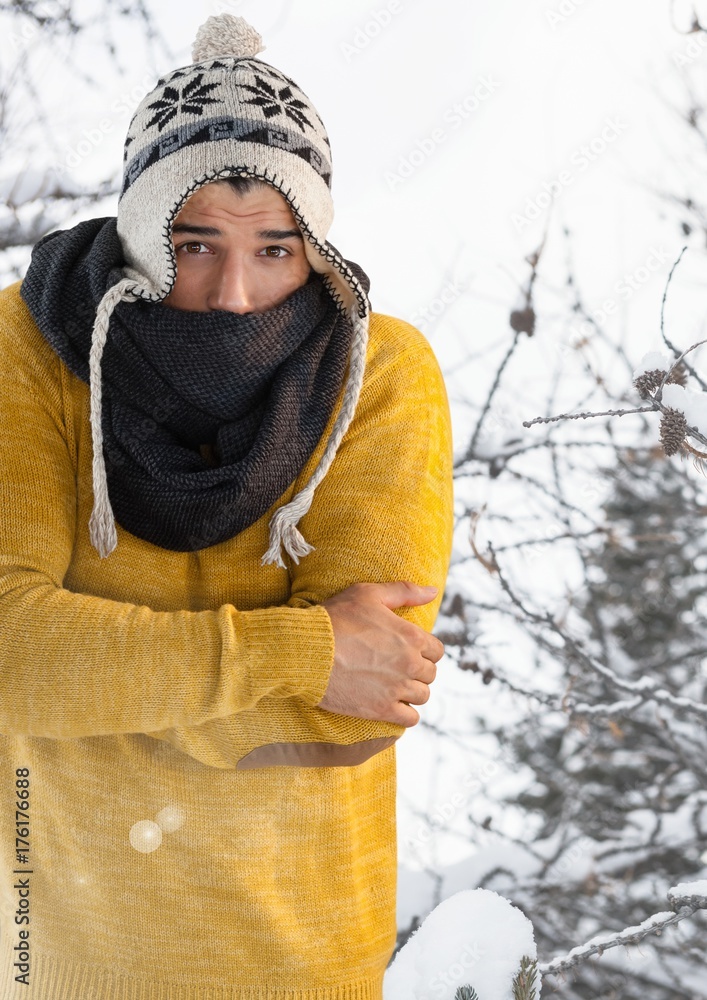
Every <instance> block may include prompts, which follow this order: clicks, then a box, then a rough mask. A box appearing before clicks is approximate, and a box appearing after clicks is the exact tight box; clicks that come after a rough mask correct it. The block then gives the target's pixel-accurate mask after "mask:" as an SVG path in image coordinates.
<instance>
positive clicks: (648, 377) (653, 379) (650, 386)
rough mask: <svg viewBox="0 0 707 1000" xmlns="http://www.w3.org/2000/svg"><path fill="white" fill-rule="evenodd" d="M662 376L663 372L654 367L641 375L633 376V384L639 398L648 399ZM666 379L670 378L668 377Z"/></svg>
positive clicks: (658, 384)
mask: <svg viewBox="0 0 707 1000" xmlns="http://www.w3.org/2000/svg"><path fill="white" fill-rule="evenodd" d="M664 378H665V372H664V371H661V370H660V368H654V369H653V370H652V371H649V372H644V373H643V375H639V376H638V378H635V379H634V380H633V385H634V388H636V389H637V390H638V393H639V395H640V397H641V399H648V398H649V397H650V396H652V395H653V393H654V392H655V391H656V389H657V388H658V387H659V386H660V384H661V383H662V381H663V379H664ZM668 381H670V380H669V379H668Z"/></svg>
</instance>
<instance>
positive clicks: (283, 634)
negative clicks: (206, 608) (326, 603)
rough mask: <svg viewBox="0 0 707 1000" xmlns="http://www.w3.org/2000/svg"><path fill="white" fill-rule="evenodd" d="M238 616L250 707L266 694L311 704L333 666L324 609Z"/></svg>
mask: <svg viewBox="0 0 707 1000" xmlns="http://www.w3.org/2000/svg"><path fill="white" fill-rule="evenodd" d="M242 617H243V624H242V628H243V631H242V635H241V638H242V641H243V646H244V649H245V654H246V659H245V662H246V663H247V665H248V676H249V681H250V684H249V688H250V696H251V699H252V703H255V702H258V701H260V699H261V698H264V697H266V696H268V695H270V696H274V697H279V698H291V697H293V696H296V697H298V698H301V699H302V700H303V701H304V702H305V703H306V704H307V705H310V706H312V707H314V706H316V705H317V704H318V703H319V702H320V701H321V700H322V698H323V697H324V692H325V691H326V689H327V686H328V684H329V675H330V674H331V670H332V667H333V665H334V630H333V628H332V625H331V619H330V617H329V615H328V613H327V611H326V609H325V608H324V607H322V606H321V605H314V606H313V607H309V608H290V607H273V608H256V609H254V610H252V611H248V612H246V613H244V614H243V616H242ZM249 700H250V699H249Z"/></svg>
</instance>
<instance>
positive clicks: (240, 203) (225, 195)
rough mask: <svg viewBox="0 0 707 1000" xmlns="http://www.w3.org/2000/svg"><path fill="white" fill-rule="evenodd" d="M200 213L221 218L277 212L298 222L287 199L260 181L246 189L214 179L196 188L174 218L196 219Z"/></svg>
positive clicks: (251, 216)
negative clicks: (248, 189)
mask: <svg viewBox="0 0 707 1000" xmlns="http://www.w3.org/2000/svg"><path fill="white" fill-rule="evenodd" d="M197 215H218V216H219V217H221V218H222V219H225V220H228V219H233V221H237V220H239V219H243V220H247V219H248V218H252V219H254V220H255V219H256V218H257V217H262V216H265V215H268V216H277V217H278V218H281V219H283V220H287V222H288V223H291V224H295V219H294V216H293V215H292V211H291V209H290V206H289V205H288V203H287V201H286V199H285V198H284V197H283V195H281V194H280V192H279V191H276V190H275V189H274V188H273V187H271V186H270V185H269V184H263V185H258V186H257V187H254V188H252V189H251V190H250V191H246V192H245V193H241V192H237V191H234V189H233V188H232V187H231V186H230V184H227V183H225V182H224V181H215V182H212V183H210V184H205V185H204V186H203V187H201V188H199V190H198V191H195V192H194V194H193V195H191V197H190V198H188V199H187V201H186V202H185V203H184V205H183V206H182V208H181V210H180V212H179V214H178V215H177V217H176V219H175V222H183V221H184V220H185V219H186V220H189V221H194V218H195V217H196V216H197Z"/></svg>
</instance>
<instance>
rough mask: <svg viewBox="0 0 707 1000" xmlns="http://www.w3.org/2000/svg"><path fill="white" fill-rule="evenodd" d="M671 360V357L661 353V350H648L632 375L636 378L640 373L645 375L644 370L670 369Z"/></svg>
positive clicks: (663, 370) (664, 370)
mask: <svg viewBox="0 0 707 1000" xmlns="http://www.w3.org/2000/svg"><path fill="white" fill-rule="evenodd" d="M673 360H674V359H673V358H671V357H669V356H668V355H667V354H663V353H662V352H661V351H649V352H648V353H647V354H644V355H643V357H642V358H641V360H640V362H639V364H638V368H636V369H635V370H634V373H633V377H634V378H635V379H636V378H638V377H639V376H640V375H645V374H646V372H654V371H660V372H667V371H669V370H670V368H671V366H672V364H673Z"/></svg>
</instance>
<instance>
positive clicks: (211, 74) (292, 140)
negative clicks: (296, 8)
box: [89, 14, 370, 567]
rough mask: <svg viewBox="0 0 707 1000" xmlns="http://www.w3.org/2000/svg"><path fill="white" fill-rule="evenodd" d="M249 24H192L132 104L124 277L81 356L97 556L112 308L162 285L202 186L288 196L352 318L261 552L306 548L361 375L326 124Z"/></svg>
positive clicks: (271, 555) (358, 302) (363, 338)
mask: <svg viewBox="0 0 707 1000" xmlns="http://www.w3.org/2000/svg"><path fill="white" fill-rule="evenodd" d="M262 49H263V45H262V40H261V38H260V36H259V35H258V33H257V32H256V31H255V30H254V29H253V28H252V27H251V26H250V25H249V24H248V23H247V22H246V21H245V20H244V19H243V18H242V17H234V16H233V15H231V14H219V15H218V16H215V17H210V18H209V19H208V20H207V21H206V22H205V23H204V24H203V25H202V26H201V27H200V28H199V30H198V33H197V37H196V41H195V43H194V46H193V49H192V57H193V60H194V62H193V64H192V65H189V66H184V67H182V68H180V69H176V70H174V72H172V73H170V74H168V75H167V76H165V77H163V78H162V79H161V80H159V81H158V83H157V86H156V87H155V89H154V90H153V91H152V92H151V93H149V94H147V95H146V97H144V98H143V100H142V102H141V103H140V105H139V107H138V108H137V111H136V112H135V115H134V116H133V119H132V121H131V123H130V127H129V129H128V135H127V138H126V141H125V156H124V161H125V162H124V175H123V185H122V189H121V193H120V199H119V202H118V212H117V231H118V236H119V238H120V242H121V245H122V247H123V251H124V257H125V262H126V263H125V266H124V267H123V268H122V274H123V277H122V278H121V280H119V281H118V282H117V283H116V284H114V285H113V286H112V287H111V288H109V289H108V291H107V292H106V293H105V295H104V296H103V298H102V299H101V302H100V303H99V305H98V309H97V313H96V319H95V323H94V327H93V337H92V344H91V353H90V358H89V368H90V386H91V432H92V442H93V491H94V507H93V512H92V514H91V519H90V521H89V532H90V536H91V541H92V543H93V545H94V546H95V548H96V549H97V551H98V552H99V554H100V555H101V556H106V555H109V554H110V552H112V551H113V549H114V548H115V546H116V544H117V534H116V529H115V521H114V518H113V512H112V509H111V505H110V501H109V498H108V488H107V480H106V470H105V464H104V459H103V436H102V430H101V367H100V366H101V357H102V354H103V348H104V346H105V342H106V337H107V334H108V326H109V321H110V317H111V314H112V312H113V310H114V308H115V306H116V304H117V303H118V302H120V301H128V302H129V301H135V300H137V299H143V300H146V301H152V302H157V301H161V300H162V299H164V298H165V297H166V296H167V295H168V294H169V292H170V291H171V290H172V288H173V286H174V283H175V279H176V273H177V264H176V258H175V253H174V247H173V244H172V224H173V222H174V219H175V217H176V216H177V214H178V213H179V211H180V210H181V208H182V206H183V205H184V204H185V202H186V201H187V199H188V198H189V197H190V196H191V195H192V194H194V192H195V191H197V190H198V189H199V188H201V187H203V185H205V184H208V183H210V182H212V181H217V180H222V179H225V178H228V177H251V178H256V179H258V180H260V181H263V182H265V183H267V184H269V185H271V186H272V187H273V188H275V190H277V191H279V192H280V194H281V195H282V196H283V197H284V198H285V200H286V201H287V203H288V205H289V207H290V209H291V211H292V214H293V216H294V218H295V220H296V222H297V225H298V227H299V229H300V230H301V232H302V236H303V238H304V248H305V253H306V256H307V259H308V261H309V263H310V265H311V266H312V268H313V269H314V270H315V271H317V272H319V273H320V274H322V275H323V276H324V282H325V285H326V287H327V289H328V291H329V292H330V294H331V295H332V297H333V298H334V301H335V302H336V304H337V306H338V308H339V309H340V311H341V312H342V313H343V314H344V315H345V316H346V317H347V318H348V319H349V320H350V322H351V324H352V326H353V337H352V342H351V353H350V356H349V364H348V372H347V375H346V382H345V388H344V398H343V402H342V406H341V409H340V411H339V413H338V415H337V419H336V421H335V424H334V427H333V429H332V433H331V436H330V438H329V440H328V442H327V446H326V449H325V451H324V454H323V455H322V458H321V460H320V462H319V464H318V465H317V468H316V469H315V471H314V473H313V475H312V477H311V479H310V480H309V482H308V483H307V484H306V485H305V487H304V488H303V489H302V490H300V492H299V493H297V494H296V495H295V497H294V498H293V499H292V500H291V501H290V502H289V503H288V504H286V505H285V506H283V507H281V508H279V509H278V510H277V511H276V512H275V514H274V516H273V517H272V519H271V522H270V545H269V548H268V550H267V552H266V553H265V554H264V556H263V558H262V563H263V564H267V563H275V564H277V565H279V566H282V567H284V565H285V564H284V562H283V561H282V557H281V554H280V549H281V545H282V546H284V548H285V550H286V551H287V552H288V554H289V555H290V556H291V557H292V558H293V559H294V561H295V562H298V561H299V558H300V557H302V556H305V555H307V553H308V552H311V551H312V546H311V545H309V544H308V543H307V542H306V541H305V539H304V538H303V537H302V535H301V533H300V532H299V531H298V529H297V522H298V521H299V520H300V518H301V517H302V516H303V515H304V514H305V513H306V512H307V511H308V510H309V507H310V506H311V503H312V498H313V495H314V491H315V489H316V487H317V486H318V485H319V483H320V482H321V481H322V479H323V478H324V476H325V475H326V473H327V471H328V469H329V467H330V465H331V463H332V461H333V459H334V456H335V454H336V451H337V449H338V447H339V444H340V442H341V440H342V438H343V436H344V434H345V433H346V430H347V428H348V426H349V424H350V422H351V420H352V418H353V414H354V411H355V408H356V404H357V402H358V397H359V394H360V390H361V384H362V381H363V371H364V367H365V359H366V346H367V341H368V322H369V313H370V303H369V301H368V296H367V294H366V290H365V289H364V287H363V286H362V284H361V282H360V281H359V279H358V278H357V276H356V275H355V274H354V272H353V270H352V269H351V268H350V267H349V266H348V264H347V263H346V261H345V260H344V258H343V257H342V256H341V254H340V253H339V252H338V251H337V250H336V249H335V247H333V246H332V244H331V243H329V242H328V241H327V239H326V236H327V232H328V230H329V227H330V225H331V221H332V218H333V204H332V199H331V171H332V168H331V151H330V144H329V139H328V137H327V134H326V131H325V129H324V125H323V124H322V121H321V119H320V117H319V115H318V114H317V112H316V110H315V109H314V107H313V106H312V104H311V102H310V101H309V99H308V98H307V97H306V95H305V94H304V93H303V92H302V91H301V90H300V88H299V87H298V86H297V84H296V83H294V81H292V80H291V79H289V77H287V76H285V75H284V74H283V73H281V72H280V71H279V70H277V69H274V68H273V67H272V66H270V65H268V64H267V63H265V62H263V61H262V60H260V59H257V58H255V57H256V55H257V53H259V52H261V51H262Z"/></svg>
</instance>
